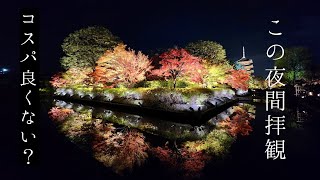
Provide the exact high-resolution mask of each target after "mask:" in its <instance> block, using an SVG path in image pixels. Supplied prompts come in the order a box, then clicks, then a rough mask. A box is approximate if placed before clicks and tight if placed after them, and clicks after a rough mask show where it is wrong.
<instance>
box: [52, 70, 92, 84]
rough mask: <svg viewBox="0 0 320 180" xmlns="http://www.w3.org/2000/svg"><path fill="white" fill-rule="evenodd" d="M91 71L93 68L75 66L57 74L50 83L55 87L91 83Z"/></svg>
mask: <svg viewBox="0 0 320 180" xmlns="http://www.w3.org/2000/svg"><path fill="white" fill-rule="evenodd" d="M91 73H92V69H91V68H77V67H73V68H70V69H68V70H67V71H66V72H64V73H58V74H55V75H54V76H53V77H52V80H51V81H50V83H51V85H52V86H53V87H55V88H60V87H65V86H72V85H84V84H89V83H90V82H91V78H90V76H89V75H90V74H91Z"/></svg>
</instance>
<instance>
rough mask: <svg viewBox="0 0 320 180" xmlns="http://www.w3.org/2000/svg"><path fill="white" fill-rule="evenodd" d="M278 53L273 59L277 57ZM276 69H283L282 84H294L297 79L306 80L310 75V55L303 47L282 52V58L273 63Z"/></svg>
mask: <svg viewBox="0 0 320 180" xmlns="http://www.w3.org/2000/svg"><path fill="white" fill-rule="evenodd" d="M279 56H280V52H278V53H276V55H275V57H279ZM275 66H277V68H285V72H284V75H283V82H286V83H294V81H295V80H297V79H302V78H308V77H309V76H310V74H311V53H310V51H309V50H308V49H307V48H304V47H292V48H286V49H285V50H284V56H283V57H282V58H281V59H279V60H276V61H275Z"/></svg>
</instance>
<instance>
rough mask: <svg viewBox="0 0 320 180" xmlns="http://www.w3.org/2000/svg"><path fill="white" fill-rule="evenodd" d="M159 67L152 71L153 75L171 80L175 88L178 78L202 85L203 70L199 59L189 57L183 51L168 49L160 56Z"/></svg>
mask: <svg viewBox="0 0 320 180" xmlns="http://www.w3.org/2000/svg"><path fill="white" fill-rule="evenodd" d="M159 57H160V58H161V61H160V64H161V67H160V69H155V70H153V71H152V74H153V75H156V76H159V77H164V78H171V79H172V80H173V87H174V88H175V87H176V83H177V79H178V78H186V79H188V80H191V81H193V82H198V83H202V82H203V74H204V73H205V69H204V67H203V65H202V64H201V59H200V58H197V57H194V56H192V55H190V54H189V53H188V52H187V51H186V50H185V49H182V48H181V49H178V48H174V49H170V50H169V51H167V52H164V53H162V54H161V55H160V56H159Z"/></svg>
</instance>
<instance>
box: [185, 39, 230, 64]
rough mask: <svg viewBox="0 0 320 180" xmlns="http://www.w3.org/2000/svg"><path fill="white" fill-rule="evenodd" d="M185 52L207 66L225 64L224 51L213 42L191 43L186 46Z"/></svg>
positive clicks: (219, 45)
mask: <svg viewBox="0 0 320 180" xmlns="http://www.w3.org/2000/svg"><path fill="white" fill-rule="evenodd" d="M186 50H187V51H189V52H190V53H191V54H192V55H193V56H196V57H200V58H201V59H204V60H206V61H207V63H209V64H218V63H221V62H225V61H227V60H226V50H225V49H224V48H223V46H222V45H221V44H219V43H217V42H214V41H202V40H200V41H197V42H191V43H189V44H188V45H187V46H186Z"/></svg>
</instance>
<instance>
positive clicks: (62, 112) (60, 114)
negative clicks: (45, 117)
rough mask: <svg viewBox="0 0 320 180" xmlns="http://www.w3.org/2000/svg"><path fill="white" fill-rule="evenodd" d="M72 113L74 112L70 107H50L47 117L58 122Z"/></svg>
mask: <svg viewBox="0 0 320 180" xmlns="http://www.w3.org/2000/svg"><path fill="white" fill-rule="evenodd" d="M72 113H74V111H73V110H72V109H67V108H59V107H52V108H51V109H50V111H49V112H48V114H49V117H50V118H51V119H52V120H54V121H58V122H60V121H63V120H65V119H66V118H67V117H68V116H69V115H70V114H72Z"/></svg>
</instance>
